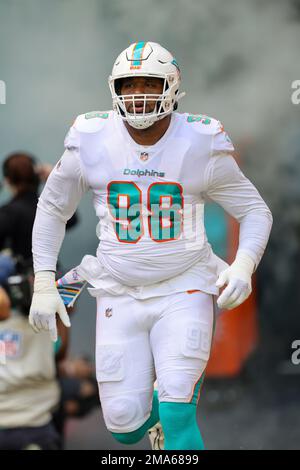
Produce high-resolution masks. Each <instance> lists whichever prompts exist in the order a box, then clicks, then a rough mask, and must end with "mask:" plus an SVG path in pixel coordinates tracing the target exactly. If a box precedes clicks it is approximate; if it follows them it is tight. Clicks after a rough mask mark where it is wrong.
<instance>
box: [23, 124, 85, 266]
mask: <svg viewBox="0 0 300 470" xmlns="http://www.w3.org/2000/svg"><path fill="white" fill-rule="evenodd" d="M76 139H77V136H76V134H75V137H74V135H73V131H72V135H70V133H69V134H68V136H67V138H66V141H65V145H66V150H65V152H64V154H63V156H62V157H61V159H60V160H59V161H58V163H57V164H56V165H55V167H54V168H53V170H52V172H51V173H50V175H49V178H48V180H47V182H46V185H45V187H44V189H43V191H42V193H41V195H40V198H39V201H38V206H37V212H36V217H35V222H34V226H33V233H32V253H33V261H34V270H35V272H37V271H45V270H50V271H55V270H56V263H57V257H58V253H59V250H60V247H61V244H62V241H63V239H64V236H65V229H66V222H67V221H68V220H69V219H70V218H71V217H72V215H73V214H74V212H75V210H76V208H77V206H78V204H79V202H80V199H81V198H82V196H83V194H84V193H85V192H86V191H87V190H88V189H89V187H88V183H87V181H86V178H85V175H84V171H83V168H82V165H81V160H80V155H79V151H80V150H79V146H78V139H77V140H76Z"/></svg>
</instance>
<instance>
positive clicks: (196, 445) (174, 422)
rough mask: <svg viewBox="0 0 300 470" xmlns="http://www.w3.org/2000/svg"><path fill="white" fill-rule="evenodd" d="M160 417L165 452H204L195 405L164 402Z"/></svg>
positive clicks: (161, 406)
mask: <svg viewBox="0 0 300 470" xmlns="http://www.w3.org/2000/svg"><path fill="white" fill-rule="evenodd" d="M159 416H160V421H161V424H162V428H163V431H164V435H165V450H204V443H203V439H202V436H201V433H200V429H199V426H198V423H197V405H196V404H195V403H168V402H162V403H160V405H159Z"/></svg>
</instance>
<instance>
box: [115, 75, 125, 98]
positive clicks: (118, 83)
mask: <svg viewBox="0 0 300 470" xmlns="http://www.w3.org/2000/svg"><path fill="white" fill-rule="evenodd" d="M122 82H123V79H122V78H117V79H116V80H115V92H116V95H120V94H121V88H122Z"/></svg>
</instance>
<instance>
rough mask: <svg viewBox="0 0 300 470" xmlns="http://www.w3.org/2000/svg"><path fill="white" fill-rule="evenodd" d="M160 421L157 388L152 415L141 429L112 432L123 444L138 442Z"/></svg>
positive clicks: (154, 394)
mask: <svg viewBox="0 0 300 470" xmlns="http://www.w3.org/2000/svg"><path fill="white" fill-rule="evenodd" d="M158 421H159V401H158V393H157V390H154V393H153V400H152V410H151V415H150V417H149V418H148V419H147V421H146V422H145V423H144V424H143V426H141V427H140V428H139V429H136V430H135V431H132V432H125V433H114V432H113V433H112V435H113V437H114V438H115V439H116V440H117V441H119V442H121V444H136V443H137V442H139V441H140V440H141V439H143V437H144V435H145V433H146V432H147V431H148V429H150V428H152V426H154V425H155V424H156V423H157V422H158Z"/></svg>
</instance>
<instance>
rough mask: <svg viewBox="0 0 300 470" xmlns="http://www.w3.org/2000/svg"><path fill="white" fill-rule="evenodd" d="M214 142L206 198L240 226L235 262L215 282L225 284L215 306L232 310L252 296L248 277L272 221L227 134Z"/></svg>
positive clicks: (221, 134) (249, 277)
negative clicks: (239, 164)
mask: <svg viewBox="0 0 300 470" xmlns="http://www.w3.org/2000/svg"><path fill="white" fill-rule="evenodd" d="M214 139H215V141H214V142H213V146H212V148H213V155H212V156H211V159H210V161H209V163H208V165H207V168H206V175H205V177H206V187H207V189H206V194H207V196H208V197H209V198H210V199H212V200H213V201H215V202H217V203H218V204H220V205H221V206H222V207H223V208H224V209H225V211H226V212H228V213H229V214H230V215H231V216H233V217H234V218H235V219H236V220H237V221H238V222H239V224H240V232H239V246H238V250H237V254H236V258H235V260H234V262H233V263H232V264H231V266H229V268H227V269H226V270H225V271H223V272H222V273H221V274H220V276H219V279H218V281H217V286H218V287H223V286H224V285H226V284H227V287H226V289H224V291H223V292H222V294H221V295H220V297H219V298H218V305H219V307H221V308H227V309H231V308H234V307H237V306H238V305H240V304H241V303H242V302H244V300H246V298H247V297H248V296H249V295H250V293H251V290H252V288H251V276H252V274H253V272H254V271H255V269H256V268H257V266H258V264H259V262H260V260H261V258H262V255H263V253H264V250H265V248H266V245H267V242H268V239H269V235H270V231H271V227H272V223H273V218H272V214H271V211H270V209H269V208H268V206H267V204H266V203H265V201H264V200H263V199H262V197H261V195H260V194H259V192H258V191H257V189H256V188H255V186H254V185H253V184H252V183H251V181H249V179H248V178H246V176H245V175H244V174H243V173H242V171H241V170H240V168H239V166H238V164H237V163H236V161H235V159H234V158H233V156H232V155H231V154H230V152H231V151H233V150H234V149H233V147H232V144H231V142H230V141H228V137H227V135H226V133H224V132H223V131H221V132H219V133H217V135H216V136H215V137H214Z"/></svg>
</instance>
